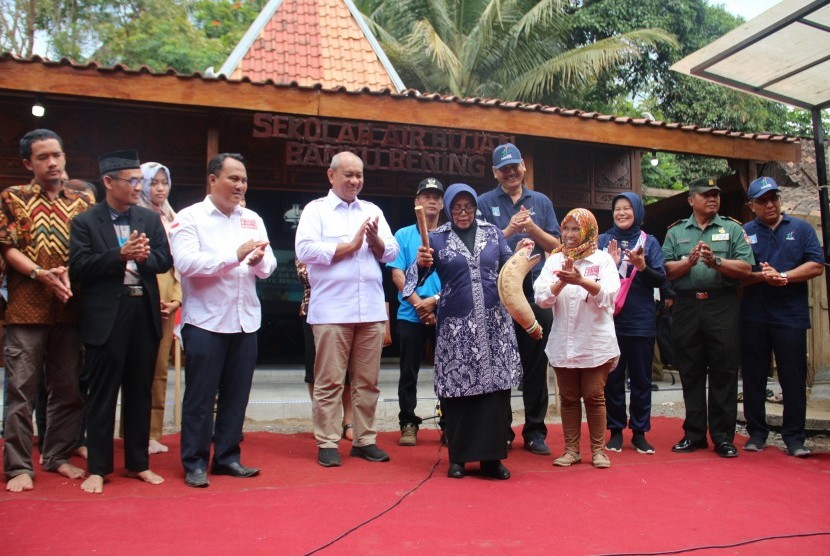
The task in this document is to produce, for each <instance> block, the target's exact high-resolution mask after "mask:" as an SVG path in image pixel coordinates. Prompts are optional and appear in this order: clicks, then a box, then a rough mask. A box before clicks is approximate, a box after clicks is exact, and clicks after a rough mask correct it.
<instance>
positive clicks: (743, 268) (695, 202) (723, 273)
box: [663, 179, 755, 458]
mask: <svg viewBox="0 0 830 556" xmlns="http://www.w3.org/2000/svg"><path fill="white" fill-rule="evenodd" d="M689 205H690V206H691V207H692V215H691V216H690V217H689V218H687V219H685V220H680V221H678V222H675V223H674V224H672V225H671V226H670V227H669V230H668V232H667V233H666V240H665V242H664V243H663V255H664V256H665V258H666V274H667V275H668V278H669V280H671V281H672V287H673V288H674V289H675V290H676V292H677V298H676V299H675V303H674V322H673V323H672V336H673V339H674V343H675V350H676V358H677V361H676V363H677V366H678V367H679V369H680V381H681V383H682V384H683V401H684V402H685V404H686V420H685V421H684V422H683V430H684V435H683V438H682V439H681V440H680V442H678V443H677V444H675V445H674V447H673V448H672V451H674V452H694V451H695V450H696V449H698V448H706V447H707V446H708V444H707V442H706V430H707V425H708V430H709V436H710V437H711V439H712V442H713V443H714V445H715V452H716V453H717V454H718V455H719V456H721V457H725V458H733V457H736V456H737V455H738V450H737V449H736V448H735V445H734V444H733V440H734V438H735V421H736V419H737V415H738V365H739V361H740V334H739V332H740V331H739V328H738V327H739V323H740V302H739V299H738V295H737V288H738V283H739V282H740V281H741V280H742V279H745V278H747V277H748V276H749V274H750V272H751V269H752V266H751V265H753V264H754V263H755V260H754V257H753V255H752V248H751V247H750V245H749V241H748V239H747V237H746V235H745V234H744V231H743V228H742V227H741V225H740V223H738V222H737V221H735V220H732V219H730V218H724V217H722V216H720V215H718V210H720V188H719V187H718V186H717V182H716V181H715V180H714V179H699V180H696V181H694V182H692V184H691V185H689ZM707 377H708V379H709V399H708V403H707V399H706V379H707Z"/></svg>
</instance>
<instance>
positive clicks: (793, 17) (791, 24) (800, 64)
mask: <svg viewBox="0 0 830 556" xmlns="http://www.w3.org/2000/svg"><path fill="white" fill-rule="evenodd" d="M671 69H673V70H675V71H678V72H681V73H685V74H687V75H692V76H694V77H699V78H701V79H706V80H707V81H712V82H714V83H718V84H720V85H726V86H727V87H731V88H733V89H738V90H740V91H744V92H747V93H751V94H754V95H758V96H762V97H765V98H768V99H772V100H776V101H778V102H783V103H785V104H790V105H792V106H798V107H800V108H805V109H807V110H812V109H814V108H818V109H822V108H827V107H830V0H784V1H782V2H780V3H779V4H777V5H775V6H773V7H772V8H770V9H769V10H767V11H765V12H764V13H762V14H761V15H759V16H758V17H756V18H754V19H752V20H750V21H748V22H747V23H745V24H743V25H741V26H740V27H738V28H736V29H734V30H733V31H731V32H729V33H727V34H726V35H724V36H723V37H721V38H720V39H718V40H716V41H715V42H713V43H711V44H709V45H707V46H705V47H703V48H701V49H700V50H698V51H697V52H694V53H693V54H690V55H689V56H686V57H685V58H683V59H682V60H680V61H679V62H677V63H676V64H674V65H673V66H672V67H671Z"/></svg>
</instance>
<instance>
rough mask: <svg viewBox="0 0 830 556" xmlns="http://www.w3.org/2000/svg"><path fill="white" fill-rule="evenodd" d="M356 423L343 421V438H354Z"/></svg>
mask: <svg viewBox="0 0 830 556" xmlns="http://www.w3.org/2000/svg"><path fill="white" fill-rule="evenodd" d="M353 429H354V425H352V424H351V423H343V439H344V440H354V430H353Z"/></svg>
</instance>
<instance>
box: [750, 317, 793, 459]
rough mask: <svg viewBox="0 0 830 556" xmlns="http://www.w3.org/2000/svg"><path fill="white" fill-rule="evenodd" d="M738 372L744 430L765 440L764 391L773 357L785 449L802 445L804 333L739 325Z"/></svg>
mask: <svg viewBox="0 0 830 556" xmlns="http://www.w3.org/2000/svg"><path fill="white" fill-rule="evenodd" d="M741 338H742V341H741V373H742V375H743V379H744V382H743V386H744V416H745V417H746V429H747V431H748V432H749V436H750V437H751V438H753V439H758V440H763V441H766V439H767V436H768V435H769V426H768V425H767V410H766V406H765V404H766V391H767V375H768V372H769V367H770V355H771V354H775V362H776V364H777V366H778V382H779V383H780V384H781V393H782V394H783V396H784V416H783V422H782V425H781V437H782V438H783V439H784V443H785V444H786V445H787V446H788V447H793V448H796V447H799V446H802V445H804V440H805V438H806V435H805V433H804V427H805V423H806V419H807V331H806V330H804V329H797V328H781V327H778V326H768V325H765V324H757V323H753V322H741Z"/></svg>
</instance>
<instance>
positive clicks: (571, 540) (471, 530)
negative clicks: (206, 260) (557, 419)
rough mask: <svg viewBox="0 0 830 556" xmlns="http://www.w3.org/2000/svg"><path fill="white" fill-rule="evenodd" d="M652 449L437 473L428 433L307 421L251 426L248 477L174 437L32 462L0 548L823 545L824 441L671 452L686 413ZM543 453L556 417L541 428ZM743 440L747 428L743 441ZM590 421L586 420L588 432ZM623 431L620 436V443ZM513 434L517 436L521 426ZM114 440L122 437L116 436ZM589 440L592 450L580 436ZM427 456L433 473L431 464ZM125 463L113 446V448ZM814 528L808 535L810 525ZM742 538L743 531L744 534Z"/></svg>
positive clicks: (763, 549)
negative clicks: (196, 481) (86, 470)
mask: <svg viewBox="0 0 830 556" xmlns="http://www.w3.org/2000/svg"><path fill="white" fill-rule="evenodd" d="M653 426H654V430H653V431H652V432H651V433H650V435H649V438H650V440H651V442H652V443H653V444H654V445H655V447H656V448H657V453H656V454H655V455H653V456H647V455H642V454H637V453H636V452H635V451H634V450H633V449H631V448H630V447H628V446H626V447H625V449H624V450H623V452H622V453H620V454H611V460H612V463H613V466H612V467H611V469H607V470H597V469H594V468H593V467H591V465H590V463H589V458H588V456H587V454H586V453H583V457H584V460H585V463H583V464H581V465H577V466H574V467H571V468H566V469H561V468H555V467H553V466H552V465H551V461H552V460H553V458H552V457H541V456H535V455H532V454H530V453H529V452H526V451H524V450H522V449H521V447H520V446H517V447H516V448H515V449H514V450H513V451H512V452H510V457H509V458H508V460H507V461H506V462H505V463H506V465H507V466H508V467H509V468H510V471H511V473H512V474H513V478H512V479H510V480H509V481H503V482H502V481H494V480H486V479H482V478H479V477H476V476H475V475H474V468H475V467H476V466H475V465H469V466H468V473H469V475H468V477H467V478H465V479H463V480H456V479H448V478H447V477H446V471H447V453H446V450H444V449H441V450H439V445H438V432H437V431H433V430H422V431H421V433H420V434H419V444H418V446H417V447H414V448H401V447H399V446H398V445H397V437H398V434H397V433H383V434H381V435H380V438H379V445H380V446H381V447H383V448H384V449H386V450H387V451H388V452H389V453H390V455H391V456H392V461H391V462H390V463H382V464H379V463H369V462H366V461H363V460H359V459H356V458H350V457H348V456H347V454H348V446H347V445H346V444H342V445H341V447H340V452H341V455H342V456H343V466H342V467H340V468H331V469H325V468H322V467H320V466H319V465H317V463H316V448H315V446H314V440H313V438H312V436H311V434H309V433H306V434H298V435H278V434H272V433H264V432H263V433H247V434H246V435H245V442H244V443H243V448H242V450H243V463H245V464H248V465H256V466H258V467H261V468H262V470H263V472H262V474H261V475H260V476H259V477H256V478H253V479H234V478H231V477H211V486H210V487H209V488H207V489H191V488H188V487H186V486H185V485H184V483H183V481H182V479H183V472H182V470H181V467H180V465H179V461H178V435H173V436H169V437H166V438H165V442H166V443H168V445H170V446H171V452H169V453H167V454H161V455H158V456H153V458H152V460H151V462H152V467H153V469H154V470H155V471H156V472H158V473H159V474H161V475H162V476H163V477H165V478H166V480H167V482H165V483H164V484H162V485H159V486H150V485H146V484H144V483H142V482H140V481H138V480H135V479H128V478H125V477H123V476H122V470H121V469H119V470H117V471H116V473H114V474H113V475H111V476H110V480H109V482H107V483H106V485H105V492H104V494H103V495H90V494H86V493H83V492H81V490H80V489H79V488H78V486H79V484H80V481H70V480H68V479H64V478H63V477H61V476H59V475H56V474H53V473H47V472H42V471H38V474H37V477H36V480H35V490H34V491H32V492H28V493H19V494H11V493H7V492H3V493H2V494H0V523H2V525H0V547H2V548H0V553H2V554H10V555H11V554H14V555H18V554H46V553H50V552H51V553H60V554H82V553H91V552H95V553H99V554H119V555H125V554H170V553H171V552H175V553H177V554H179V555H186V554H220V553H230V552H235V553H241V554H307V553H310V552H313V551H315V550H316V549H319V548H322V550H320V551H319V553H320V554H384V555H388V554H400V553H408V554H430V555H434V554H482V553H483V554H609V553H613V554H623V553H624V554H628V553H632V554H643V553H680V552H685V551H690V550H692V549H695V548H698V547H729V548H728V549H727V548H721V549H719V550H718V549H716V548H710V549H707V550H699V551H696V553H701V554H716V553H730V554H753V555H755V554H776V555H777V554H782V553H783V554H792V553H798V554H805V555H807V554H822V555H823V554H830V535H827V534H825V535H815V533H828V532H830V501H828V494H829V493H830V454H816V455H815V456H813V457H812V458H808V459H804V460H798V459H795V458H791V457H788V456H786V455H784V454H783V452H781V451H780V450H778V449H775V448H768V449H767V450H765V451H764V452H761V453H759V454H746V453H744V452H741V455H740V457H738V458H737V459H733V460H724V459H721V458H719V457H717V456H716V455H715V454H714V453H713V452H712V451H711V450H701V451H698V452H695V453H694V454H674V453H672V452H671V450H670V447H671V445H672V444H673V443H674V442H675V441H676V440H677V439H678V438H679V437H680V436H681V434H682V432H681V422H680V421H679V420H673V419H659V418H658V419H654V420H653ZM548 438H549V440H550V444H551V447H552V448H553V449H554V454H555V455H558V453H559V452H560V451H561V449H562V431H561V427H560V426H559V425H552V426H550V427H549V436H548ZM738 440H739V441H740V440H742V439H740V438H739V439H738ZM586 441H587V431H585V432H584V434H583V444H584V443H585V442H586ZM627 441H628V437H626V442H627ZM517 444H519V445H520V444H521V441H520V440H519V441H518V442H517ZM116 445H117V446H119V447H120V442H117V444H116ZM585 449H586V450H587V448H585ZM436 460H440V461H438V464H437V467H435V470H434V472H433V473H432V475H431V476H430V471H431V469H432V468H433V466H434V465H435V463H436ZM120 461H123V458H122V454H121V452H120V451H118V453H117V454H116V462H120ZM811 534H812V535H811ZM740 543H746V544H740Z"/></svg>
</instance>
